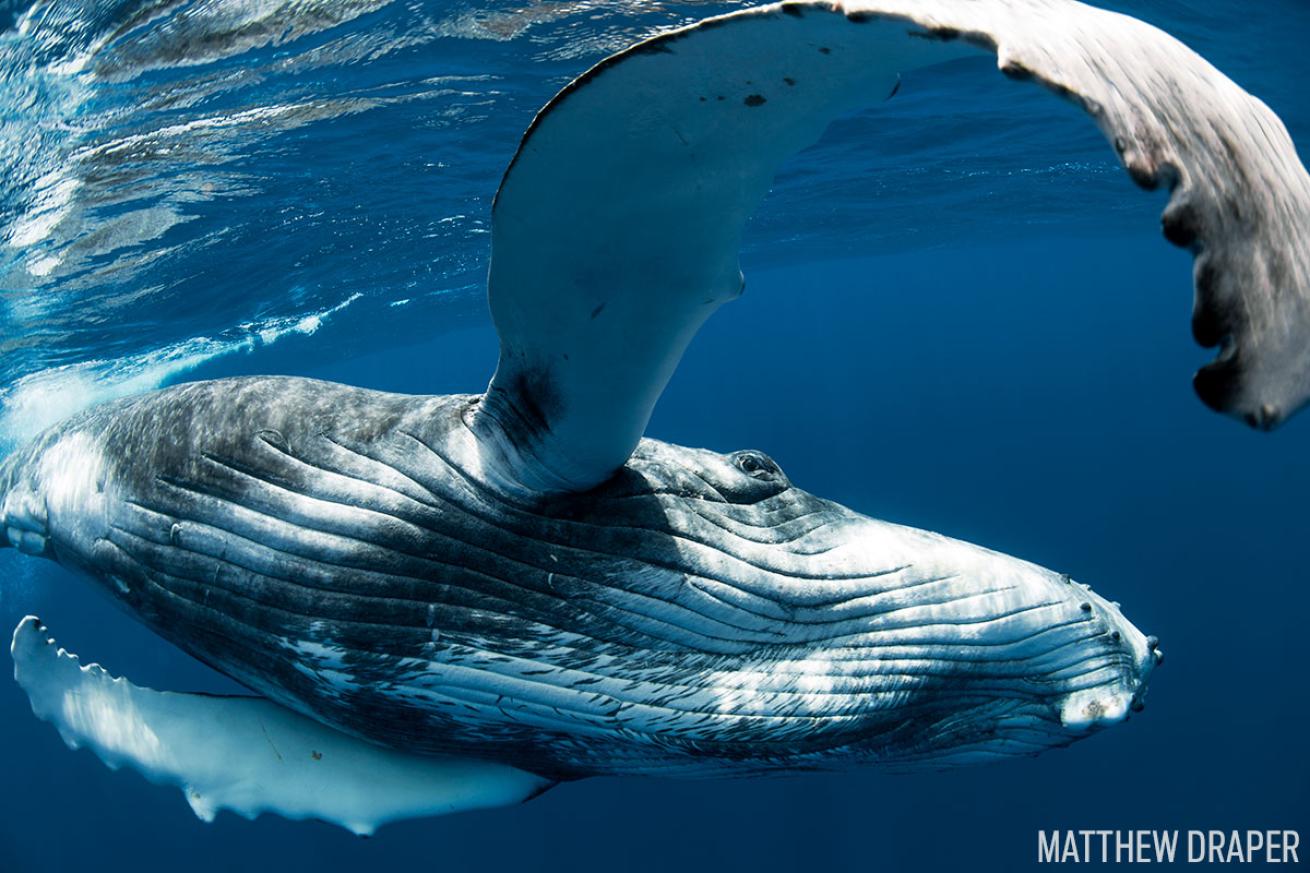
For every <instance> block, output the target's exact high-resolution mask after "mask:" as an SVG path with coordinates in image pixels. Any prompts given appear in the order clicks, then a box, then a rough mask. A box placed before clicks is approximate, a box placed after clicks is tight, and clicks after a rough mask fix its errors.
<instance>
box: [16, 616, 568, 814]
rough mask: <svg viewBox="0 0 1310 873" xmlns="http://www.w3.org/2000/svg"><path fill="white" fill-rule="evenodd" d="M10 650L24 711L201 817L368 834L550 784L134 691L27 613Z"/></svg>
mask: <svg viewBox="0 0 1310 873" xmlns="http://www.w3.org/2000/svg"><path fill="white" fill-rule="evenodd" d="M11 651H12V653H13V657H14V678H15V679H16V680H17V681H18V684H19V685H21V686H22V688H23V690H24V691H26V692H27V696H28V698H29V700H30V701H31V703H32V711H33V712H34V713H35V714H36V715H37V717H38V718H41V719H43V720H44V721H48V722H50V723H51V724H53V725H54V726H55V727H56V728H57V729H58V731H59V733H60V735H61V736H62V737H63V738H64V742H66V743H67V744H68V745H69V746H70V747H72V748H75V749H76V748H82V747H86V748H89V749H91V750H92V751H93V752H95V753H96V755H97V756H98V757H99V758H100V759H101V760H102V761H104V762H105V763H106V764H108V765H109V766H110V767H112V768H114V769H117V768H119V767H121V766H124V765H126V766H129V767H131V768H132V769H134V770H137V771H138V772H140V773H141V774H142V775H143V776H145V777H146V778H147V779H149V780H150V781H151V782H155V783H157V784H166V785H177V786H179V787H180V788H182V790H183V792H184V793H185V794H186V798H187V801H188V802H189V803H190V804H191V808H192V809H193V810H195V813H196V815H197V816H199V817H200V818H202V819H204V820H205V821H210V820H212V819H213V818H214V815H215V814H216V813H217V812H218V811H219V810H221V809H230V810H232V811H233V812H236V813H239V814H240V815H243V816H245V817H247V818H254V817H255V816H257V815H259V814H260V813H262V812H275V813H277V814H278V815H282V816H285V817H287V818H292V819H306V818H317V819H322V820H324V821H328V822H332V823H334V824H338V825H341V826H342V827H345V828H348V829H349V830H352V831H354V832H355V833H357V834H370V833H372V832H373V831H374V830H375V829H376V828H377V827H378V826H379V825H382V824H385V823H386V822H389V821H395V820H398V819H404V818H417V817H421V816H430V815H442V814H445V813H450V812H460V811H463V810H468V809H483V808H487V807H495V806H506V805H509V804H514V803H520V802H522V801H525V800H528V799H529V798H531V797H534V796H535V795H537V794H540V793H541V792H542V791H544V790H546V789H547V788H549V787H550V786H551V785H552V784H553V783H552V782H551V780H549V779H545V778H543V777H540V776H537V775H535V774H533V773H528V772H525V771H523V770H518V769H515V768H513V767H509V766H506V765H504V764H496V763H490V762H485V761H475V760H470V759H463V758H438V757H431V756H425V755H412V754H407V753H405V752H400V751H396V750H394V749H386V748H383V747H381V746H375V745H372V744H370V743H366V742H364V741H362V740H358V739H355V738H354V737H350V736H347V735H346V734H343V733H340V732H339V731H335V730H333V729H331V728H329V727H326V726H324V725H321V724H319V723H318V722H315V721H313V720H311V719H309V718H306V717H304V716H302V715H299V714H298V713H294V712H292V711H291V710H289V709H286V708H285V707H282V706H279V705H278V704H276V703H273V702H272V701H269V700H266V699H264V698H261V697H215V696H210V695H203V694H179V693H173V692H167V691H154V690H152V689H149V688H139V687H137V686H135V685H133V684H132V683H131V682H129V681H127V680H126V679H123V678H115V677H113V676H111V675H110V674H109V673H108V672H107V671H106V670H105V669H104V668H102V667H100V666H99V665H97V664H90V665H88V666H85V667H83V666H81V664H80V663H79V661H78V658H77V656H76V655H73V654H72V653H70V652H67V651H65V650H64V649H61V648H58V647H57V646H56V645H55V642H54V640H53V639H51V638H50V637H49V636H48V634H47V630H46V628H45V627H43V626H42V625H41V623H40V621H38V620H37V619H36V618H35V617H32V616H28V617H27V618H25V619H23V621H22V622H21V623H20V624H19V625H18V628H17V629H16V630H15V631H14V641H13V646H12V649H11Z"/></svg>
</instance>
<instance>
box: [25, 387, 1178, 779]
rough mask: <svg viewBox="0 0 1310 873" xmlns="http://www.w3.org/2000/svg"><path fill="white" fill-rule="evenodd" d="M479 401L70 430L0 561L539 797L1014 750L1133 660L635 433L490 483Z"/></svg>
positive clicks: (721, 461)
mask: <svg viewBox="0 0 1310 873" xmlns="http://www.w3.org/2000/svg"><path fill="white" fill-rule="evenodd" d="M479 400H480V398H479V397H477V396H454V397H427V398H422V397H418V398H416V397H411V396H402V395H393V394H384V393H378V392H373V391H366V390H362V389H358V388H352V387H348V386H343V385H336V384H330V383H323V382H315V381H309V380H299V379H286V378H259V379H237V380H225V381H218V382H202V383H194V384H189V385H183V386H180V387H176V388H172V389H168V390H166V391H163V392H159V393H156V394H151V395H147V396H144V397H140V398H135V399H131V400H127V401H124V402H121V403H117V404H113V405H111V406H106V407H102V408H99V409H97V410H95V411H93V412H91V413H89V414H85V415H82V416H79V417H77V418H75V419H73V420H71V421H69V422H67V423H66V424H64V425H61V426H59V427H57V428H55V429H53V430H51V431H49V432H48V433H47V434H45V435H44V436H43V437H41V438H40V439H38V440H37V441H36V442H35V443H34V444H33V445H31V446H30V447H28V448H27V449H26V450H24V451H22V452H20V453H18V454H17V455H14V456H11V457H10V458H8V459H7V460H6V461H5V462H4V464H3V466H0V495H3V497H4V503H3V507H4V509H3V514H4V528H5V529H6V530H7V534H5V536H4V537H0V541H3V540H4V539H7V540H8V541H9V544H12V545H17V546H19V547H20V548H23V549H24V550H25V551H28V552H32V553H37V554H44V555H46V556H48V557H53V558H55V559H57V560H59V561H60V562H61V563H64V564H67V565H70V566H74V567H78V568H81V569H83V570H86V571H88V572H90V573H91V574H92V575H93V576H94V577H95V578H97V579H98V580H100V581H101V582H102V583H103V585H104V587H105V588H106V590H108V591H109V592H110V593H111V594H112V595H113V596H114V597H115V598H117V599H118V600H119V601H121V602H122V603H123V604H124V605H125V606H126V607H127V608H128V609H129V610H130V611H131V612H132V613H134V614H135V615H137V616H139V617H140V618H142V619H143V620H144V621H145V622H146V623H147V624H148V625H149V626H150V627H151V628H153V629H154V630H156V631H157V632H158V633H160V634H161V635H163V636H164V637H166V638H168V639H170V640H171V641H173V642H174V643H176V644H177V645H179V646H180V647H182V648H183V649H185V650H186V651H188V652H190V653H191V654H193V655H195V656H197V657H199V658H201V659H202V660H204V661H206V662H208V663H209V664H211V665H213V666H215V667H216V668H218V669H219V670H221V671H223V672H224V673H227V674H228V675H230V676H233V677H235V678H237V679H238V680H239V681H241V682H243V683H245V684H246V685H248V686H249V687H250V688H252V689H254V690H256V691H258V692H260V693H262V694H265V695H267V696H269V697H270V698H272V699H274V700H277V701H279V702H281V703H284V704H286V705H288V706H290V707H292V708H294V709H297V710H299V711H302V712H305V713H307V714H310V715H312V716H314V717H316V718H318V719H320V720H322V721H324V722H326V723H328V724H330V725H333V726H335V727H338V728H341V729H343V730H345V731H347V732H350V733H352V734H355V735H358V736H362V737H365V738H368V739H370V740H374V741H377V742H380V743H384V744H386V745H390V746H394V747H397V748H403V749H408V750H414V751H420V752H434V753H436V752H457V753H460V754H465V755H472V756H481V757H488V758H494V759H496V760H500V761H505V762H508V763H512V764H514V765H515V766H519V767H522V768H524V769H529V770H532V771H534V772H538V773H542V774H547V775H551V776H556V777H571V776H582V775H589V774H596V773H607V772H628V773H632V772H638V773H654V772H658V773H679V772H683V773H697V774H705V773H710V774H713V773H719V772H722V773H731V772H752V771H760V770H770V769H806V768H814V767H823V766H836V765H840V764H844V763H850V762H852V761H879V762H884V763H889V764H892V765H902V766H906V767H911V766H919V765H925V764H927V765H939V764H950V763H955V762H966V761H973V760H978V759H987V758H991V757H1004V756H1008V755H1018V754H1035V753H1036V752H1038V751H1041V750H1042V749H1045V748H1049V747H1051V746H1057V745H1064V744H1066V743H1068V742H1071V741H1072V740H1074V739H1076V738H1077V737H1078V736H1081V735H1083V734H1085V732H1086V731H1087V730H1088V729H1090V728H1094V727H1097V726H1099V721H1100V717H1101V716H1102V715H1104V716H1106V720H1107V723H1109V722H1112V721H1114V720H1117V719H1118V718H1120V717H1122V712H1121V711H1120V712H1116V711H1114V710H1115V708H1116V707H1118V708H1119V709H1120V710H1122V708H1123V707H1124V706H1127V705H1130V704H1136V703H1137V701H1138V700H1139V698H1140V696H1141V692H1142V690H1143V689H1144V687H1145V681H1146V676H1147V673H1148V672H1149V671H1150V669H1151V667H1152V666H1153V665H1154V663H1155V653H1154V652H1153V647H1154V641H1153V640H1147V639H1145V638H1143V637H1142V635H1141V634H1140V633H1139V632H1137V631H1136V629H1134V628H1133V627H1132V625H1130V624H1128V623H1127V622H1126V621H1125V620H1124V619H1123V618H1122V616H1121V615H1120V614H1119V612H1118V609H1117V607H1115V606H1114V605H1112V604H1109V603H1107V602H1106V601H1104V600H1102V599H1101V598H1099V597H1097V596H1096V595H1094V594H1092V593H1091V592H1089V591H1088V590H1085V588H1084V587H1083V586H1080V585H1076V584H1073V583H1071V582H1070V580H1069V579H1068V577H1064V576H1060V575H1058V574H1055V573H1051V572H1049V571H1046V570H1043V569H1041V568H1038V567H1035V566H1034V565H1032V564H1028V563H1026V562H1023V561H1019V560H1016V559H1013V558H1009V557H1006V556H1003V555H999V554H996V553H994V552H990V551H987V550H985V549H981V548H978V547H976V546H971V545H968V544H965V543H960V542H956V541H953V540H949V539H947V538H945V537H940V536H938V535H935V534H930V533H925V532H921V531H915V530H911V529H908V528H904V527H899V526H896V525H891V524H886V523H883V522H877V521H873V520H871V519H868V518H866V517H864V516H861V515H858V514H857V513H854V512H852V511H850V510H848V509H846V508H844V507H842V506H839V505H837V504H835V503H832V502H830V501H827V500H823V499H820V498H817V497H815V496H813V495H811V494H808V493H806V492H804V491H802V490H800V489H798V488H796V487H794V486H792V485H791V483H790V482H789V481H788V480H787V478H786V476H785V475H784V474H783V473H782V472H781V471H780V470H778V469H777V467H776V465H774V464H773V463H772V461H770V460H769V459H768V458H767V457H765V456H763V455H760V454H759V453H756V452H739V453H736V454H733V455H727V456H724V455H718V454H715V453H712V452H707V451H701V450H693V449H685V448H680V447H676V446H671V445H667V444H664V443H660V442H656V441H653V440H644V441H643V442H642V443H641V445H640V446H639V448H638V450H637V452H636V453H635V454H634V455H633V457H632V458H631V459H630V460H629V462H628V463H627V465H626V466H624V467H623V468H622V469H621V470H620V471H619V472H618V473H617V474H616V475H615V476H613V477H612V478H611V479H610V480H608V481H607V482H605V483H603V484H602V485H601V486H600V487H598V488H597V489H595V490H593V491H591V492H588V493H584V494H578V495H574V494H564V495H557V496H552V497H544V498H540V499H536V500H534V501H531V502H519V501H516V500H515V499H513V498H511V497H507V496H506V495H503V494H500V493H496V492H492V491H490V490H488V486H487V485H485V484H482V483H483V482H484V481H485V477H483V476H481V475H479V473H478V471H477V470H476V469H473V468H472V467H473V465H476V464H477V463H478V457H479V456H478V454H477V451H476V443H475V441H474V440H473V438H472V436H471V432H470V430H469V428H468V425H467V421H466V419H468V418H469V417H470V413H471V412H472V411H473V410H474V409H475V408H476V406H477V405H478V403H479ZM1075 709H1076V710H1077V712H1074V710H1075ZM1071 713H1072V714H1071Z"/></svg>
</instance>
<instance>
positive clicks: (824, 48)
mask: <svg viewBox="0 0 1310 873" xmlns="http://www.w3.org/2000/svg"><path fill="white" fill-rule="evenodd" d="M819 54H821V55H830V54H832V49H830V48H828V47H827V46H826V45H821V46H819Z"/></svg>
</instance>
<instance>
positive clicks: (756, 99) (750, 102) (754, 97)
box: [741, 94, 769, 107]
mask: <svg viewBox="0 0 1310 873" xmlns="http://www.w3.org/2000/svg"><path fill="white" fill-rule="evenodd" d="M741 102H742V103H745V104H746V105H747V106H751V107H755V106H763V105H764V104H765V103H768V102H769V101H768V100H766V99H764V95H763V94H751V95H749V96H747V97H746V99H745V100H743V101H741Z"/></svg>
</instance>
